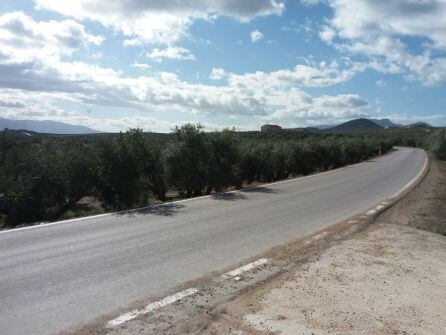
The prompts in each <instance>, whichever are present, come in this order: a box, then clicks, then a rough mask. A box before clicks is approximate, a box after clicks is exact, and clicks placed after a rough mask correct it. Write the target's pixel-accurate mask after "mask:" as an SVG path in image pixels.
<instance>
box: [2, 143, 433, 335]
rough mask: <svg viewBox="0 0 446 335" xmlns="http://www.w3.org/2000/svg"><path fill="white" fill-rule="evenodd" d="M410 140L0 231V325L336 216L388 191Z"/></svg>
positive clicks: (413, 152) (161, 286)
mask: <svg viewBox="0 0 446 335" xmlns="http://www.w3.org/2000/svg"><path fill="white" fill-rule="evenodd" d="M424 157H425V156H424V154H423V152H422V151H421V150H418V149H401V150H399V151H397V152H395V153H392V154H389V155H386V156H383V157H381V158H379V159H374V160H371V161H368V162H365V163H363V164H358V165H354V166H351V167H347V168H344V169H340V170H335V171H332V172H329V173H325V174H321V175H316V176H312V177H309V178H303V179H297V180H292V181H286V182H282V183H276V184H271V185H268V186H264V187H258V188H255V189H251V190H245V191H239V192H234V193H226V194H222V195H218V196H210V197H204V198H199V199H193V200H188V201H184V202H177V203H171V204H167V205H163V206H158V207H152V208H147V209H145V210H140V211H136V212H131V213H126V214H116V215H108V216H102V217H96V218H95V217H93V218H89V219H86V220H82V221H77V222H67V223H61V224H56V225H50V226H46V227H45V226H40V227H36V228H31V229H25V230H17V231H9V232H3V233H0V333H1V334H15V335H20V334H26V335H28V334H53V333H57V332H60V331H64V330H69V329H72V327H76V326H80V325H83V324H85V323H87V322H90V321H92V320H94V319H95V318H96V317H98V316H100V315H103V314H107V313H112V312H115V311H117V310H120V309H122V308H124V307H125V306H127V305H129V304H130V303H132V302H133V301H135V300H139V299H141V298H144V297H147V298H148V299H149V297H150V296H151V295H159V294H162V293H163V292H166V291H168V290H169V289H171V288H173V287H174V286H176V285H179V284H181V283H183V282H185V281H187V280H191V279H194V278H197V277H199V276H201V275H203V274H206V273H207V272H209V271H214V270H219V269H222V268H224V267H228V266H231V265H233V264H235V263H238V262H240V261H242V260H243V259H246V258H248V257H252V256H255V255H256V254H260V253H262V252H264V251H267V250H268V249H270V248H271V247H273V246H276V245H279V244H281V243H285V242H288V241H290V240H293V239H296V238H298V237H300V236H304V235H306V234H310V233H312V232H315V231H317V230H320V229H322V228H324V227H327V226H330V225H332V224H334V223H336V222H339V221H341V220H344V219H346V218H348V217H350V216H352V215H354V214H356V213H358V212H360V211H363V210H366V209H368V208H370V207H372V206H373V205H375V204H377V203H378V202H380V201H382V200H384V199H386V198H389V197H391V196H392V195H393V194H394V193H396V192H397V191H398V190H400V189H401V188H402V187H404V186H405V185H406V184H407V183H408V182H409V181H410V180H411V179H413V178H414V177H415V176H416V175H417V173H418V172H419V171H420V170H421V168H422V166H423V164H424Z"/></svg>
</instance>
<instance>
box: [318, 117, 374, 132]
mask: <svg viewBox="0 0 446 335" xmlns="http://www.w3.org/2000/svg"><path fill="white" fill-rule="evenodd" d="M382 128H383V127H381V126H380V125H378V124H376V123H375V122H373V121H371V120H369V119H364V118H360V119H355V120H350V121H347V122H344V123H341V124H340V125H337V126H335V127H333V128H330V129H326V131H328V132H330V133H342V132H355V131H365V130H374V129H382Z"/></svg>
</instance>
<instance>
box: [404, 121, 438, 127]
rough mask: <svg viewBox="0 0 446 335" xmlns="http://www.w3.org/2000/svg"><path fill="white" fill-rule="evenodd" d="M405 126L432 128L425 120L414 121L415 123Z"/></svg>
mask: <svg viewBox="0 0 446 335" xmlns="http://www.w3.org/2000/svg"><path fill="white" fill-rule="evenodd" d="M406 127H407V128H413V127H424V128H432V126H431V125H430V124H429V123H426V122H415V123H412V124H409V125H407V126H406Z"/></svg>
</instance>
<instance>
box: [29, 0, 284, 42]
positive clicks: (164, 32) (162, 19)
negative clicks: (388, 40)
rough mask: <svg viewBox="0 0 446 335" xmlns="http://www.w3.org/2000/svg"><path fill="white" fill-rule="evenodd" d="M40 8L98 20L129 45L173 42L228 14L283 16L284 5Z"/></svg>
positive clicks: (42, 3) (43, 4)
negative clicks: (194, 27)
mask: <svg viewBox="0 0 446 335" xmlns="http://www.w3.org/2000/svg"><path fill="white" fill-rule="evenodd" d="M36 3H37V7H38V8H41V9H48V10H52V11H56V12H59V13H61V14H63V15H66V16H71V17H74V18H76V19H78V20H85V19H89V20H95V21H98V22H100V23H101V24H103V25H104V26H106V27H112V28H114V29H115V30H116V31H119V32H120V33H122V34H123V35H125V36H128V37H129V38H128V40H127V41H126V44H127V45H136V44H141V43H162V44H172V43H174V42H176V41H178V40H179V39H180V38H181V37H183V36H185V35H186V34H187V30H188V28H189V26H190V25H191V24H192V22H193V21H194V20H197V19H203V20H211V19H213V18H215V17H218V16H229V17H233V18H235V19H237V20H240V21H249V20H251V19H252V18H255V17H258V16H266V15H280V14H281V13H282V11H283V10H284V8H285V5H284V4H283V3H282V2H279V1H276V0H244V1H233V0H195V1H177V0H165V1H153V0H151V1H146V0H122V1H109V0H95V1H94V2H91V1H90V0H70V1H69V2H66V1H65V2H61V1H59V0H36Z"/></svg>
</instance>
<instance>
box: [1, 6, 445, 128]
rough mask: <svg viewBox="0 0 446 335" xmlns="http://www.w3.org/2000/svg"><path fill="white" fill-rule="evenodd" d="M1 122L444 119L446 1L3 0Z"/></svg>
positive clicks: (238, 124) (154, 124)
mask: <svg viewBox="0 0 446 335" xmlns="http://www.w3.org/2000/svg"><path fill="white" fill-rule="evenodd" d="M0 117H4V118H9V119H31V120H54V121H62V122H68V123H71V124H80V125H84V126H88V127H90V128H93V129H96V130H100V131H122V130H126V129H128V128H136V127H138V128H142V129H144V130H146V131H154V132H169V131H171V129H172V128H173V127H174V126H175V125H181V124H184V123H189V122H194V123H201V124H202V125H204V127H205V129H207V130H215V129H223V128H226V127H230V128H232V127H235V129H237V130H255V129H259V127H260V126H261V125H262V124H265V123H270V124H278V125H281V126H282V127H285V128H293V127H306V126H314V125H324V124H336V123H340V122H344V121H347V120H350V119H353V118H357V117H369V118H390V119H391V120H392V121H394V122H397V123H403V124H409V123H413V122H417V121H425V122H428V123H430V124H432V125H436V126H444V125H446V0H355V1H351V0H288V1H285V0H284V1H282V0H243V1H241V0H184V1H178V0H163V1H159V0H69V1H60V0H34V1H31V0H21V1H17V0H2V1H1V2H0Z"/></svg>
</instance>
